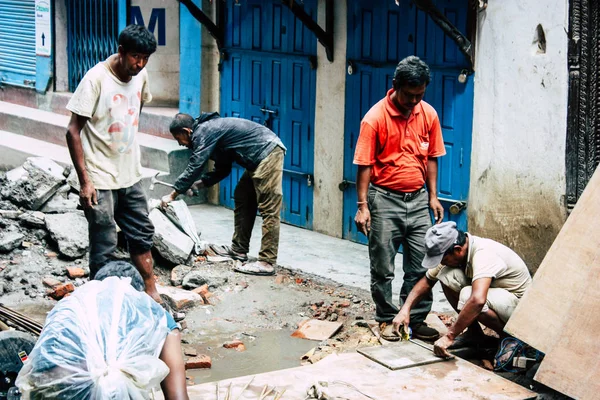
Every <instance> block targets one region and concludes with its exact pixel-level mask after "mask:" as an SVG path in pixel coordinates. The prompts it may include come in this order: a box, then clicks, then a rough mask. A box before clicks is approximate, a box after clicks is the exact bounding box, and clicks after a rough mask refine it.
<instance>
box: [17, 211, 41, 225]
mask: <svg viewBox="0 0 600 400" xmlns="http://www.w3.org/2000/svg"><path fill="white" fill-rule="evenodd" d="M18 219H19V221H20V222H21V224H22V225H23V226H26V227H30V228H45V227H46V215H45V214H44V213H43V212H40V211H28V212H26V213H23V214H21V215H19V217H18Z"/></svg>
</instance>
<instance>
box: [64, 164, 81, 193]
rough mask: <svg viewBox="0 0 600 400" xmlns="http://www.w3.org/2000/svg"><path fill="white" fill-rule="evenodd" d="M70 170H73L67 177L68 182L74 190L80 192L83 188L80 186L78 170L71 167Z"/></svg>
mask: <svg viewBox="0 0 600 400" xmlns="http://www.w3.org/2000/svg"><path fill="white" fill-rule="evenodd" d="M70 170H71V172H70V173H69V176H68V177H67V183H68V184H69V186H71V188H72V189H73V190H75V191H76V192H77V193H79V191H80V190H81V186H79V178H78V177H77V171H75V168H71V169H70Z"/></svg>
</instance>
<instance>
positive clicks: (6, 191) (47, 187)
mask: <svg viewBox="0 0 600 400" xmlns="http://www.w3.org/2000/svg"><path fill="white" fill-rule="evenodd" d="M63 171H64V169H63V167H61V166H60V165H58V164H57V163H55V162H54V161H52V160H50V159H47V158H43V157H30V158H28V159H27V161H25V163H24V164H23V165H22V166H20V167H18V168H15V169H13V170H11V171H8V172H7V173H6V177H7V180H8V182H9V183H8V185H6V188H3V190H2V195H3V196H4V197H5V198H6V199H8V200H10V201H12V202H13V203H14V204H16V205H19V206H22V207H25V208H26V209H28V210H33V211H37V210H39V209H40V207H41V206H42V205H43V204H44V203H45V202H46V201H48V199H49V198H50V197H51V196H52V195H54V193H56V191H57V190H58V189H59V188H60V187H61V186H62V184H63V183H64V182H65V177H64V176H63Z"/></svg>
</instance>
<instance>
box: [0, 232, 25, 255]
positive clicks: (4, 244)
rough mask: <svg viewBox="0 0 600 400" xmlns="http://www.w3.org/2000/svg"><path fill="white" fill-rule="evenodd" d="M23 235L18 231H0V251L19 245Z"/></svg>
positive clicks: (10, 249) (3, 251)
mask: <svg viewBox="0 0 600 400" xmlns="http://www.w3.org/2000/svg"><path fill="white" fill-rule="evenodd" d="M24 238H25V236H24V235H23V234H22V233H20V232H14V231H4V232H2V233H0V252H1V253H8V252H9V251H12V250H13V249H16V248H17V247H19V246H21V243H22V242H23V239H24Z"/></svg>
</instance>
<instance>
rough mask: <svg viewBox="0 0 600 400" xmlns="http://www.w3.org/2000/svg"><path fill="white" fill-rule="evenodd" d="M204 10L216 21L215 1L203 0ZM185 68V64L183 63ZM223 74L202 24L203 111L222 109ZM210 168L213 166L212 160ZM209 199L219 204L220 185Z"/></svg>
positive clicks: (216, 54)
mask: <svg viewBox="0 0 600 400" xmlns="http://www.w3.org/2000/svg"><path fill="white" fill-rule="evenodd" d="M202 10H203V11H204V13H206V15H208V16H209V17H210V18H211V19H212V20H213V21H216V20H217V19H216V7H215V2H214V1H211V0H203V1H202ZM182 68H185V64H183V65H182ZM220 88H221V74H220V73H219V49H218V48H217V42H216V41H215V38H213V37H212V36H211V35H210V33H208V30H207V29H206V27H204V26H202V90H201V108H202V111H207V112H210V111H221V106H220V104H221V103H220V101H221V94H220V93H221V92H220ZM209 168H213V164H212V162H211V163H210V165H209ZM208 201H209V202H210V203H212V204H219V185H215V186H213V187H212V188H210V189H209V190H208Z"/></svg>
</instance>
